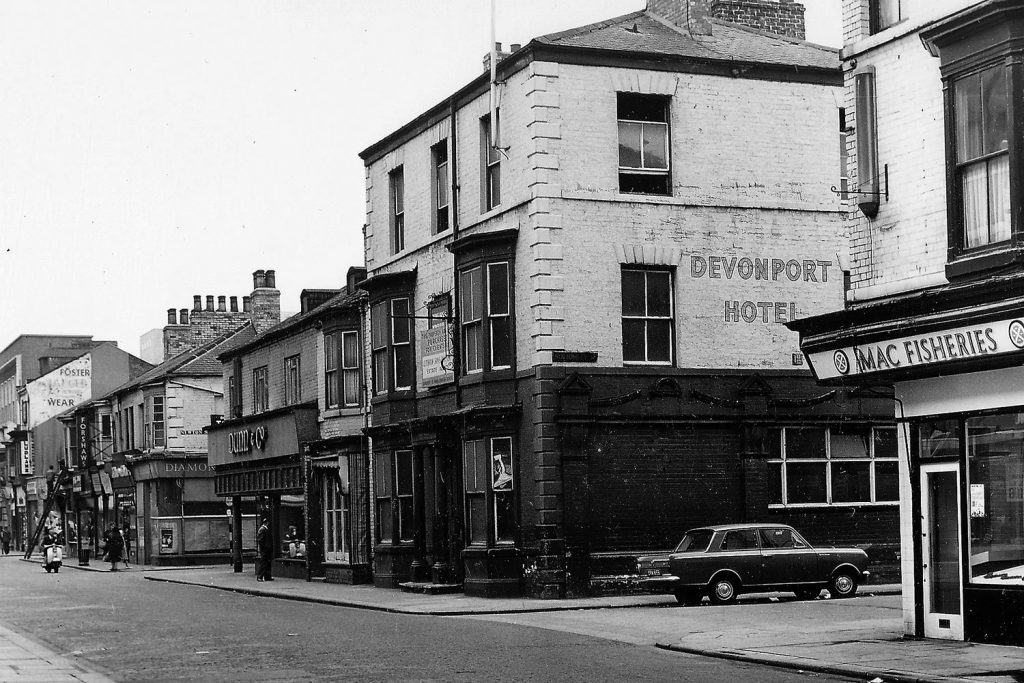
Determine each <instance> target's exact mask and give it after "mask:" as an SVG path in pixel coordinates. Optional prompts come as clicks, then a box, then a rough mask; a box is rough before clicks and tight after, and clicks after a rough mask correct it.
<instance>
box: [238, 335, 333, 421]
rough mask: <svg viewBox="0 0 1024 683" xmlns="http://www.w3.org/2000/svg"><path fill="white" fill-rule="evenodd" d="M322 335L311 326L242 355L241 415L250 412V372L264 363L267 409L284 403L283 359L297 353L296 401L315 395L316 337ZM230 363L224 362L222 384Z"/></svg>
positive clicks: (305, 399) (249, 413)
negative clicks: (267, 386)
mask: <svg viewBox="0 0 1024 683" xmlns="http://www.w3.org/2000/svg"><path fill="white" fill-rule="evenodd" d="M321 336H322V335H321V334H320V333H319V332H318V331H317V330H314V329H311V328H310V329H304V330H299V331H297V332H295V333H294V334H293V335H292V336H290V337H287V338H285V339H281V340H278V341H273V342H269V343H268V344H266V345H265V346H262V347H260V348H257V349H253V350H251V351H248V352H247V353H245V355H243V356H242V415H252V414H253V403H252V387H253V385H252V371H253V369H255V368H258V367H262V366H266V368H267V382H268V384H269V385H270V402H269V405H268V406H267V410H274V409H275V408H282V407H284V405H285V402H284V399H285V396H284V392H285V381H284V359H285V358H288V357H290V356H294V355H298V356H299V378H300V385H301V394H302V395H301V396H300V399H299V401H300V402H301V403H305V402H307V401H314V400H316V399H317V397H318V391H317V388H318V384H317V383H318V375H319V374H320V372H319V365H318V355H319V354H318V348H319V347H318V343H317V340H318V337H321ZM230 367H231V365H230V363H227V364H225V367H224V370H225V376H224V381H225V384H224V387H225V388H226V387H227V378H228V377H229V376H230V374H229V373H230Z"/></svg>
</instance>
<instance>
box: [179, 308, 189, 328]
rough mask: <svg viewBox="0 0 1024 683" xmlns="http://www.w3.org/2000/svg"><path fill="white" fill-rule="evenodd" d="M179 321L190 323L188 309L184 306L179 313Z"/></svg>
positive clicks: (185, 323) (183, 323)
mask: <svg viewBox="0 0 1024 683" xmlns="http://www.w3.org/2000/svg"><path fill="white" fill-rule="evenodd" d="M178 323H179V324H181V325H188V309H187V308H183V309H181V311H180V312H179V313H178Z"/></svg>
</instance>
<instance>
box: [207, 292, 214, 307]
mask: <svg viewBox="0 0 1024 683" xmlns="http://www.w3.org/2000/svg"><path fill="white" fill-rule="evenodd" d="M206 310H208V311H212V310H213V294H207V295H206Z"/></svg>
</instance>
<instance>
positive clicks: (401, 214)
mask: <svg viewBox="0 0 1024 683" xmlns="http://www.w3.org/2000/svg"><path fill="white" fill-rule="evenodd" d="M388 195H389V197H390V204H391V253H392V254H397V253H398V252H400V251H403V250H404V249H405V172H404V171H403V169H402V167H401V166H399V167H398V168H396V169H395V170H394V171H392V172H391V173H390V174H389V175H388Z"/></svg>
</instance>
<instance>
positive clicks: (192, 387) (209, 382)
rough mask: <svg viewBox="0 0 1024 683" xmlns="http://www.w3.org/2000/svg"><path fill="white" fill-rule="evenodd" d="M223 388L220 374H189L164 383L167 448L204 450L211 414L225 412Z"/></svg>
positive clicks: (186, 450) (192, 451) (200, 451)
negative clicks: (188, 376) (206, 429)
mask: <svg viewBox="0 0 1024 683" xmlns="http://www.w3.org/2000/svg"><path fill="white" fill-rule="evenodd" d="M223 390H224V387H223V385H222V384H221V381H220V378H219V377H191V378H189V379H187V380H182V382H180V383H179V382H176V381H174V380H171V381H168V382H167V388H166V389H165V390H164V395H165V398H166V400H165V406H166V408H165V410H166V418H165V419H166V428H167V448H169V449H171V450H175V451H185V452H190V453H206V448H207V444H206V433H205V432H203V431H201V430H202V428H203V427H205V426H207V425H208V424H210V416H211V415H223V414H224V398H223V395H222V392H223Z"/></svg>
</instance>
